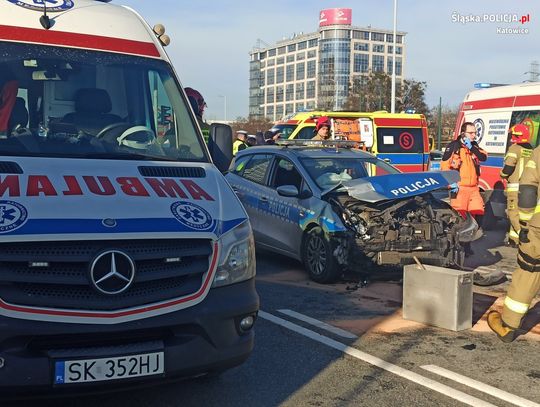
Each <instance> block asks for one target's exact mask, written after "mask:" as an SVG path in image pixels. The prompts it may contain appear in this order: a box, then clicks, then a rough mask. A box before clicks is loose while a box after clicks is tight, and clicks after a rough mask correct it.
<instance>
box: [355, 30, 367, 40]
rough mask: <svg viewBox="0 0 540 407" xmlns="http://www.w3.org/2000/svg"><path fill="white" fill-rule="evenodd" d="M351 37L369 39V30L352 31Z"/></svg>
mask: <svg viewBox="0 0 540 407" xmlns="http://www.w3.org/2000/svg"><path fill="white" fill-rule="evenodd" d="M352 37H353V38H354V39H355V40H369V31H353V33H352Z"/></svg>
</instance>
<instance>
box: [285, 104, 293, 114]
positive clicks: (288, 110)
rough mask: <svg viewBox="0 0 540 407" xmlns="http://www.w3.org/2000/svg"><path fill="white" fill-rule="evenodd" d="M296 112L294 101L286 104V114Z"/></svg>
mask: <svg viewBox="0 0 540 407" xmlns="http://www.w3.org/2000/svg"><path fill="white" fill-rule="evenodd" d="M293 112H294V104H292V103H287V104H286V105H285V114H291V113H293Z"/></svg>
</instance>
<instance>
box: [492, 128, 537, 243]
mask: <svg viewBox="0 0 540 407" xmlns="http://www.w3.org/2000/svg"><path fill="white" fill-rule="evenodd" d="M510 135H511V139H510V141H511V142H512V145H511V146H510V148H509V149H508V152H507V153H506V156H505V157H504V167H503V169H502V170H501V173H500V175H501V178H502V179H505V180H507V182H508V184H507V185H506V204H507V206H506V208H507V214H508V219H509V220H510V230H509V231H508V243H509V244H510V243H513V244H515V245H516V246H517V244H518V243H519V210H518V192H519V178H520V177H521V174H522V173H523V169H524V168H525V165H526V164H527V161H529V158H530V157H531V154H532V149H533V148H532V146H531V144H530V140H531V138H530V132H529V128H528V127H527V126H526V125H524V124H516V125H515V126H513V127H512V128H511V129H510Z"/></svg>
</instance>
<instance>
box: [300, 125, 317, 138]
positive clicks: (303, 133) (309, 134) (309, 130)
mask: <svg viewBox="0 0 540 407" xmlns="http://www.w3.org/2000/svg"><path fill="white" fill-rule="evenodd" d="M314 131H315V127H304V128H303V129H301V130H300V131H299V132H298V134H297V135H296V138H297V139H299V140H310V139H312V138H313V136H315V133H314Z"/></svg>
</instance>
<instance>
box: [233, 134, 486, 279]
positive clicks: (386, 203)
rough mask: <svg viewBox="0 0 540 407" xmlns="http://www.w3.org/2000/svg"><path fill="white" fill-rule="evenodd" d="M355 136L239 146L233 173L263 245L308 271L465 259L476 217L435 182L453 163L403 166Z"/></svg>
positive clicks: (326, 275)
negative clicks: (420, 168) (405, 169)
mask: <svg viewBox="0 0 540 407" xmlns="http://www.w3.org/2000/svg"><path fill="white" fill-rule="evenodd" d="M350 144H351V142H338V141H327V142H321V141H317V142H313V141H300V142H293V141H284V142H283V143H282V144H280V145H275V146H257V147H253V148H249V149H246V150H244V151H242V152H240V153H239V154H238V156H237V157H236V159H235V161H234V162H233V163H232V166H231V169H230V171H229V173H228V174H227V175H226V178H227V180H228V181H229V183H230V184H231V186H232V188H233V189H234V191H235V192H236V194H237V195H238V197H239V198H240V200H241V201H242V203H243V204H244V207H245V208H246V211H247V212H248V215H249V217H250V220H251V225H252V227H253V232H254V236H255V241H256V244H257V246H258V247H261V248H265V249H269V250H271V251H273V252H277V253H281V254H284V255H286V256H290V257H293V258H295V259H298V260H301V261H302V262H303V263H304V265H305V268H306V269H307V271H308V273H309V275H310V277H311V279H313V280H314V281H316V282H320V283H329V282H332V281H335V280H336V279H337V278H339V277H340V276H341V274H342V273H343V272H344V271H345V270H347V269H348V270H352V271H356V272H358V273H360V274H368V273H369V272H370V271H371V270H373V269H374V266H389V265H394V266H396V265H403V264H407V263H412V262H413V261H414V256H416V257H417V258H419V259H421V261H422V262H424V263H426V264H433V265H441V266H460V265H461V264H462V262H463V247H462V244H463V243H464V242H468V241H471V240H473V239H474V235H475V233H476V230H477V228H478V226H477V225H476V223H475V222H474V220H473V219H472V218H471V217H468V218H466V219H463V218H462V217H461V216H460V215H459V214H458V213H457V212H456V211H454V210H453V209H452V208H451V207H450V206H449V205H448V204H446V203H444V202H442V201H440V200H438V199H435V198H434V197H433V196H432V195H431V193H430V192H431V191H434V190H437V189H441V188H444V189H447V188H448V185H449V184H450V183H452V182H456V181H457V179H456V176H457V174H455V172H421V173H401V172H400V171H399V170H398V169H396V168H395V167H393V166H391V165H390V164H388V163H386V162H385V161H383V160H381V159H378V158H377V157H375V156H373V155H372V154H370V153H367V152H365V151H362V150H361V149H358V148H351V145H350Z"/></svg>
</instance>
